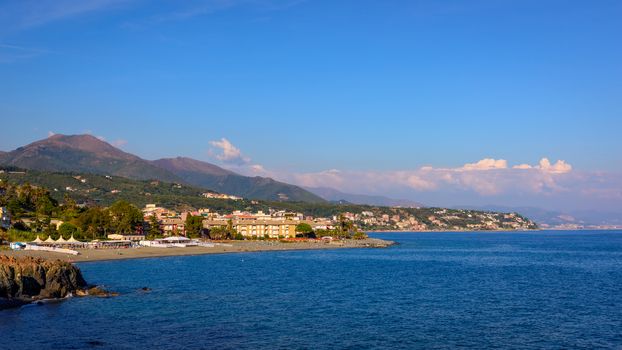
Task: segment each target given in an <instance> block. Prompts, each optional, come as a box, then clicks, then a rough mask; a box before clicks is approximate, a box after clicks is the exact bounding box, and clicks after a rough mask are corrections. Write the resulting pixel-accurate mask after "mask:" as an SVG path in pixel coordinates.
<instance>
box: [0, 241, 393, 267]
mask: <svg viewBox="0 0 622 350" xmlns="http://www.w3.org/2000/svg"><path fill="white" fill-rule="evenodd" d="M393 244H395V242H392V241H387V240H382V239H376V238H367V239H361V240H344V241H333V242H326V241H322V240H309V241H291V242H286V241H227V242H223V243H220V244H219V243H217V244H216V245H215V246H214V247H185V248H155V247H138V248H124V249H76V250H77V251H78V252H79V253H80V254H79V255H68V254H60V253H54V252H47V251H32V250H5V251H0V254H1V255H7V256H14V257H20V256H32V257H40V258H44V259H61V260H65V261H69V262H89V261H104V260H123V259H139V258H157V257H166V256H184V255H203V254H225V253H243V252H262V251H286V250H315V249H344V248H385V247H388V246H391V245H393Z"/></svg>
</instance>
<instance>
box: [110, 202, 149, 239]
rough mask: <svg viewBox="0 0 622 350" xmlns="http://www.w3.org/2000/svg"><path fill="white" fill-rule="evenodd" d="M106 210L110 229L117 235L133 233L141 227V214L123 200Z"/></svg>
mask: <svg viewBox="0 0 622 350" xmlns="http://www.w3.org/2000/svg"><path fill="white" fill-rule="evenodd" d="M108 210H109V212H110V219H111V220H110V221H111V228H112V229H113V231H115V232H117V233H134V232H135V231H136V229H137V227H138V226H140V225H142V222H143V213H142V212H141V211H140V209H138V208H136V207H135V206H133V205H132V204H130V203H128V202H126V201H124V200H120V201H116V202H115V203H114V204H112V205H111V206H110V208H109V209H108Z"/></svg>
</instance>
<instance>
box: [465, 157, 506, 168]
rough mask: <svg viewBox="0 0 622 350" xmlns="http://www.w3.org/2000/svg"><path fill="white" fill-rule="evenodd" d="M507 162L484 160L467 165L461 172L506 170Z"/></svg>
mask: <svg viewBox="0 0 622 350" xmlns="http://www.w3.org/2000/svg"><path fill="white" fill-rule="evenodd" d="M507 167H508V162H507V161H506V160H505V159H492V158H484V159H482V160H480V161H478V162H476V163H470V164H469V163H467V164H465V165H464V166H463V167H462V168H461V169H462V170H491V169H506V168H507Z"/></svg>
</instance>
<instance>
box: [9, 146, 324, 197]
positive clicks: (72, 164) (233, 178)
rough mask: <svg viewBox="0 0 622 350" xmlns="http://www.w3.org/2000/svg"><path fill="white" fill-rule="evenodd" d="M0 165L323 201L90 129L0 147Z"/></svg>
mask: <svg viewBox="0 0 622 350" xmlns="http://www.w3.org/2000/svg"><path fill="white" fill-rule="evenodd" d="M0 165H3V166H13V167H17V168H22V169H31V170H40V171H53V172H76V173H90V174H100V175H114V176H121V177H126V178H130V179H136V180H161V181H167V182H177V183H185V184H189V185H194V186H198V187H202V188H205V189H209V190H212V191H216V192H220V193H226V194H231V195H236V196H240V197H244V198H249V199H261V200H271V201H303V202H324V201H325V200H324V199H323V198H321V197H320V196H317V195H315V194H313V193H311V192H309V191H307V190H305V189H303V188H301V187H298V186H295V185H290V184H286V183H283V182H279V181H276V180H274V179H271V178H267V177H249V176H244V175H240V174H237V173H234V172H232V171H229V170H226V169H223V168H221V167H218V166H216V165H214V164H210V163H207V162H202V161H199V160H195V159H191V158H183V157H178V158H167V159H158V160H155V161H149V160H146V159H142V158H140V157H138V156H136V155H133V154H130V153H127V152H124V151H122V150H120V149H118V148H116V147H114V146H112V145H110V144H109V143H107V142H105V141H102V140H100V139H98V138H97V137H94V136H92V135H61V134H56V135H53V136H50V137H48V138H46V139H43V140H40V141H36V142H33V143H31V144H28V145H26V146H23V147H19V148H17V149H15V150H13V151H10V152H1V153H0Z"/></svg>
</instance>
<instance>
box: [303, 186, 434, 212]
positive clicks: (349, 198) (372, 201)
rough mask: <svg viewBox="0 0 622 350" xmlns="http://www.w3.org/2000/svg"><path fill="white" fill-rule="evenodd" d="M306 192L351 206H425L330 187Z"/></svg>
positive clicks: (405, 200) (310, 189)
mask: <svg viewBox="0 0 622 350" xmlns="http://www.w3.org/2000/svg"><path fill="white" fill-rule="evenodd" d="M304 189H306V190H307V191H309V192H311V193H314V194H316V195H318V196H320V197H322V198H324V199H325V200H327V201H332V202H338V201H346V202H348V203H353V204H367V205H380V206H387V207H410V208H418V207H424V206H425V205H424V204H422V203H419V202H416V201H411V200H407V199H395V198H389V197H385V196H374V195H366V194H353V193H345V192H341V191H339V190H336V189H334V188H330V187H304Z"/></svg>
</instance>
